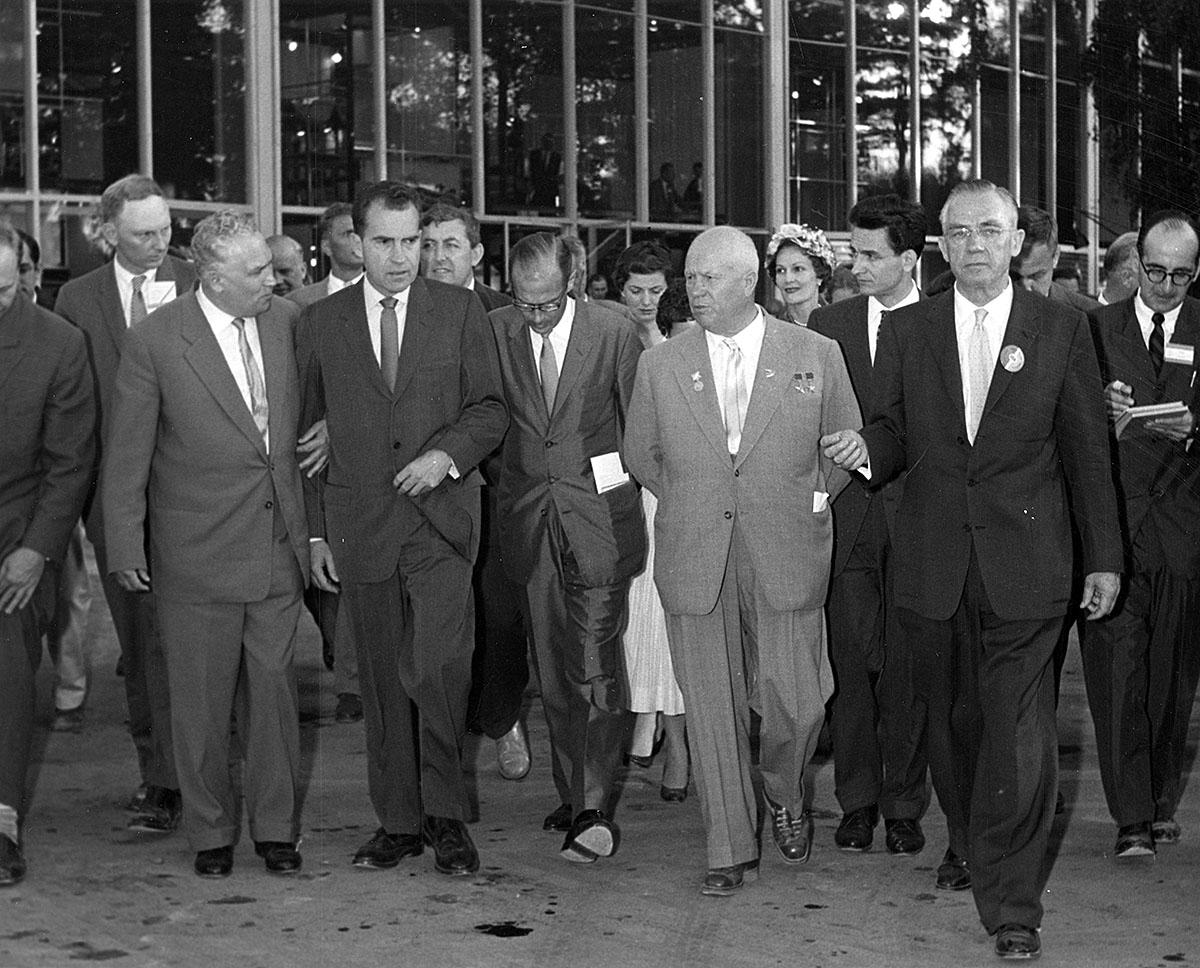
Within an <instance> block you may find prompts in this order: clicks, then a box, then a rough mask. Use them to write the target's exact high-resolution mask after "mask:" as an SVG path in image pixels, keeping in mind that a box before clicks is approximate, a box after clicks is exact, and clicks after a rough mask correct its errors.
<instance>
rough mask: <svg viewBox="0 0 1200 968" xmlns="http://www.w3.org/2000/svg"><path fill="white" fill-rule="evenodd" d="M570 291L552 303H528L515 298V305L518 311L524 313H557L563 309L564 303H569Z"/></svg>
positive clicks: (566, 291)
mask: <svg viewBox="0 0 1200 968" xmlns="http://www.w3.org/2000/svg"><path fill="white" fill-rule="evenodd" d="M568 291H569V290H567V289H564V290H563V291H562V292H561V293H560V294H559V296H558V298H557V299H554V300H552V301H551V302H544V303H527V302H525V301H524V300H521V299H516V298H514V299H513V305H514V306H516V307H517V309H519V310H520V311H521V312H523V313H536V312H543V313H556V312H558V311H559V310H560V309H562V305H563V303H564V302H566V301H567V293H568Z"/></svg>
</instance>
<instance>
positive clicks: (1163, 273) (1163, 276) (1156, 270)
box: [1137, 252, 1200, 286]
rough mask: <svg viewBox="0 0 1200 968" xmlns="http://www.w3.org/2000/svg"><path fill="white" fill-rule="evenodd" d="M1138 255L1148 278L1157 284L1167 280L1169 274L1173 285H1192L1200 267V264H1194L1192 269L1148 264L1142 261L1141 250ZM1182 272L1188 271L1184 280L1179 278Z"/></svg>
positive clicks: (1139, 263)
mask: <svg viewBox="0 0 1200 968" xmlns="http://www.w3.org/2000/svg"><path fill="white" fill-rule="evenodd" d="M1137 257H1138V265H1140V266H1141V267H1142V272H1144V273H1146V278H1147V279H1149V280H1150V281H1151V282H1152V283H1154V284H1155V285H1156V286H1157V285H1161V284H1162V283H1164V282H1166V280H1167V277H1168V276H1170V278H1171V285H1173V286H1190V285H1191V283H1192V280H1193V279H1194V278H1196V270H1197V269H1198V268H1200V266H1192V268H1190V269H1164V268H1163V267H1162V266H1148V265H1146V263H1145V262H1143V261H1142V254H1141V253H1140V252H1139V253H1138V254H1137ZM1180 273H1186V276H1185V278H1183V279H1182V280H1181V279H1180V278H1179V274H1180ZM1156 275H1157V276H1158V278H1157V279H1155V278H1154V277H1155V276H1156Z"/></svg>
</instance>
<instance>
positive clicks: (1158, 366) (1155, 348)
mask: <svg viewBox="0 0 1200 968" xmlns="http://www.w3.org/2000/svg"><path fill="white" fill-rule="evenodd" d="M1150 321H1151V322H1152V323H1154V330H1153V332H1151V333H1150V363H1151V364H1152V365H1153V367H1154V375H1155V376H1162V368H1163V349H1164V347H1163V322H1164V321H1165V317H1164V316H1163V314H1162V313H1155V314H1154V315H1153V316H1151V317H1150Z"/></svg>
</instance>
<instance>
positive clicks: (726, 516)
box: [725, 511, 733, 521]
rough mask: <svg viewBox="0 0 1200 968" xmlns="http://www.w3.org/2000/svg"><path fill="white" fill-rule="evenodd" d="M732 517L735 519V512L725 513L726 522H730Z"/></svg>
mask: <svg viewBox="0 0 1200 968" xmlns="http://www.w3.org/2000/svg"><path fill="white" fill-rule="evenodd" d="M732 517H733V512H732V511H726V512H725V520H726V521H728V520H729V519H730V518H732Z"/></svg>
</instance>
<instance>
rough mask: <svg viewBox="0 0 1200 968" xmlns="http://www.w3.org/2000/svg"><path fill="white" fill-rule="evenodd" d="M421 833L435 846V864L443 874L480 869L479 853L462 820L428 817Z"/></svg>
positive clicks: (463, 872) (470, 872) (470, 871)
mask: <svg viewBox="0 0 1200 968" xmlns="http://www.w3.org/2000/svg"><path fill="white" fill-rule="evenodd" d="M421 835H422V837H423V838H424V839H425V843H427V844H429V846H430V847H432V848H433V866H434V867H436V868H437V869H438V870H439V871H441V872H442V873H443V874H474V873H475V871H477V870H479V853H478V852H477V851H476V850H475V844H474V843H473V842H472V840H471V835H470V834H469V833H467V826H466V824H464V823H463V822H462V821H461V820H454V819H453V818H451V817H426V818H425V822H424V823H422V824H421Z"/></svg>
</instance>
